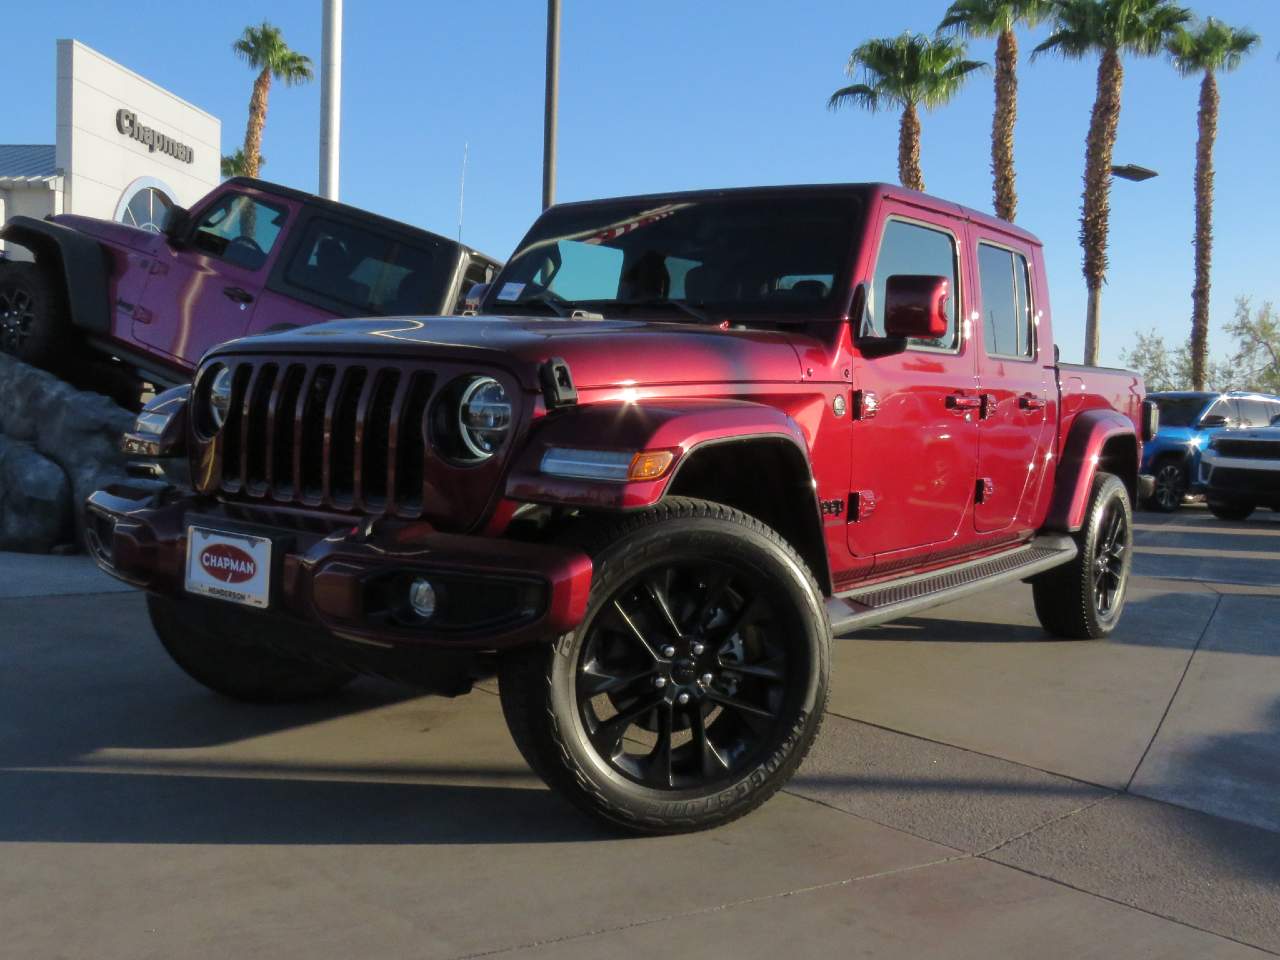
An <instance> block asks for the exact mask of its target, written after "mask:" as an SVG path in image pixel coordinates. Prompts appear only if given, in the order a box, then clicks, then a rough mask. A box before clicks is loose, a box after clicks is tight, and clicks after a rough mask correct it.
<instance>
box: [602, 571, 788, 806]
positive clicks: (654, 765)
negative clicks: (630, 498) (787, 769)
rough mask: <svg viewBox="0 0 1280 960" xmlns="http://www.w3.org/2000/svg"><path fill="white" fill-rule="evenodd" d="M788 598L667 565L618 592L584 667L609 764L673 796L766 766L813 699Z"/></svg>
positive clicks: (731, 575) (732, 575)
mask: <svg viewBox="0 0 1280 960" xmlns="http://www.w3.org/2000/svg"><path fill="white" fill-rule="evenodd" d="M776 592H777V591H776V588H773V587H772V586H771V585H770V584H769V583H767V582H765V581H764V580H763V578H762V576H761V575H760V573H759V572H758V571H744V570H742V569H737V568H735V567H733V566H731V565H730V564H728V563H717V562H713V561H704V562H701V563H696V564H688V563H686V564H669V565H663V566H659V567H656V568H653V569H650V570H647V571H645V572H644V573H642V574H640V575H638V576H636V577H633V578H632V579H631V580H630V581H629V582H628V583H626V584H624V585H623V586H622V587H621V588H620V589H619V590H617V591H616V593H615V594H614V595H613V596H612V597H611V598H610V599H609V600H608V602H607V603H606V605H605V607H604V609H603V611H602V615H601V616H599V617H597V619H596V621H595V622H594V623H593V624H592V626H591V629H590V631H589V632H588V634H587V637H586V641H585V642H584V643H583V645H582V649H581V653H580V655H579V658H578V664H577V696H578V710H579V716H580V719H581V722H582V725H583V728H584V729H585V730H586V733H587V737H588V739H589V740H590V742H591V744H592V746H593V747H594V748H595V750H596V752H597V753H598V754H599V756H600V758H601V759H602V760H603V761H604V762H605V763H607V764H608V765H609V766H610V767H611V768H612V769H613V770H615V771H617V772H618V773H619V774H621V775H622V776H624V777H626V778H628V779H630V780H633V781H635V782H636V783H641V784H645V785H647V786H651V787H656V788H658V789H661V790H681V789H688V788H705V787H709V786H712V785H714V784H715V783H717V782H719V781H724V780H727V779H730V778H732V777H733V775H734V774H735V773H737V772H739V771H741V770H743V769H744V768H746V767H747V766H749V765H751V764H752V763H753V762H754V761H757V760H758V759H759V757H760V755H761V752H762V751H764V750H766V749H767V748H768V747H769V746H770V745H772V744H773V743H774V742H775V741H776V740H777V739H778V734H779V730H778V727H779V723H780V721H781V720H782V718H783V716H784V715H785V713H786V710H785V707H786V705H787V703H788V702H791V703H794V702H795V701H796V700H797V698H798V697H802V696H803V690H797V689H796V686H797V681H798V680H802V674H801V673H800V671H792V670H788V663H789V662H790V661H792V660H794V659H795V658H796V656H797V653H796V652H793V651H792V650H791V649H790V647H791V646H793V643H794V633H793V630H792V629H791V628H790V625H789V624H788V623H787V617H786V616H785V609H786V601H785V598H782V597H778V596H775V595H773V594H775V593H776Z"/></svg>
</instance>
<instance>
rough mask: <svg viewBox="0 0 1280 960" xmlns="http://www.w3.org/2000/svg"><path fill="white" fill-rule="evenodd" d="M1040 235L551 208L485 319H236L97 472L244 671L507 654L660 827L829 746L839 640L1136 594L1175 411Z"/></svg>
mask: <svg viewBox="0 0 1280 960" xmlns="http://www.w3.org/2000/svg"><path fill="white" fill-rule="evenodd" d="M1041 254H1042V251H1041V247H1040V245H1039V243H1038V242H1037V241H1036V239H1035V238H1034V237H1032V236H1031V235H1030V234H1028V233H1026V232H1025V231H1023V230H1020V229H1017V228H1015V227H1013V226H1011V225H1009V224H1007V223H1002V222H999V221H997V220H994V219H992V218H990V217H987V216H983V215H981V214H979V213H975V212H973V211H970V210H966V209H964V208H962V207H959V206H956V205H955V204H952V203H946V202H944V201H941V200H936V199H933V198H931V197H927V196H924V195H921V194H916V193H913V192H909V191H906V190H901V189H898V188H894V187H888V186H883V185H852V186H805V187H778V188H767V189H766V188H758V189H739V190H717V191H706V192H698V193H679V194H670V195H662V196H646V197H636V198H630V199H620V200H603V201H598V202H590V203H570V204H563V205H560V206H557V207H554V208H552V209H550V210H548V211H547V212H546V213H544V214H543V215H542V216H541V217H540V218H539V219H538V221H537V222H536V223H535V224H534V226H533V228H532V229H531V230H530V231H529V233H528V234H527V236H526V237H525V238H524V240H523V241H522V242H521V244H520V246H519V248H518V250H517V252H516V253H515V255H514V257H513V259H512V260H511V262H510V263H508V264H507V265H506V267H504V268H503V270H502V271H501V272H500V274H499V275H498V277H497V278H496V280H495V281H494V283H493V284H492V285H490V286H489V287H488V289H487V290H486V291H484V292H483V293H482V294H481V295H480V296H479V299H478V300H477V301H476V302H477V303H478V315H471V316H462V317H456V318H433V319H418V318H414V317H403V318H400V317H397V318H387V319H385V320H382V321H380V322H376V323H370V322H368V321H361V322H353V321H335V322H331V323H327V324H321V325H318V326H313V327H308V328H304V329H300V330H295V331H291V332H286V333H280V334H274V335H267V336H259V337H253V338H248V339H244V340H241V341H237V342H233V343H229V344H224V345H223V346H221V347H218V348H216V349H214V350H213V351H211V352H210V353H209V354H207V355H206V356H205V357H204V359H203V360H202V361H201V364H200V368H199V370H198V372H197V375H196V378H195V381H194V383H193V386H192V388H191V393H190V398H189V400H186V399H184V397H183V396H182V395H181V394H174V395H170V396H162V397H160V398H157V400H156V401H155V402H154V404H153V405H151V406H150V407H149V408H148V409H147V410H145V411H144V413H143V415H142V417H141V418H140V419H139V424H138V427H137V429H136V431H135V432H134V433H133V434H131V435H130V436H129V437H128V439H127V443H128V445H129V446H130V448H132V449H135V450H138V451H140V452H147V453H149V454H152V455H156V456H158V457H160V458H161V459H163V458H164V457H173V458H182V459H183V460H184V461H185V462H187V463H189V466H190V475H191V484H192V488H191V489H189V490H188V489H183V488H182V487H180V486H166V485H163V484H152V485H150V486H148V485H145V484H139V485H138V486H137V487H136V488H134V487H131V486H123V487H115V488H110V489H106V490H102V491H99V492H98V493H96V494H94V495H93V496H92V497H91V498H90V500H89V502H88V510H89V524H88V525H89V530H90V537H89V539H90V542H91V547H92V549H93V551H94V553H95V554H96V556H97V559H98V562H99V563H100V564H101V565H102V566H103V568H104V569H106V570H107V571H108V572H110V573H112V574H114V575H115V576H117V577H120V578H122V579H124V580H126V581H128V582H130V583H133V584H135V585H137V586H138V587H140V588H142V589H144V590H146V591H147V592H148V594H149V597H148V602H149V604H150V610H151V616H152V620H153V622H154V624H155V628H156V631H157V633H158V634H159V637H160V640H161V642H162V643H163V644H164V645H165V647H166V648H167V649H168V651H169V652H170V653H171V654H172V656H173V658H174V659H175V660H176V661H177V662H178V664H179V665H180V666H182V667H183V668H184V669H185V670H186V671H187V672H188V673H189V674H191V676H193V677H194V678H195V679H197V680H198V681H200V682H201V683H204V684H205V685H207V686H209V687H211V688H212V689H214V690H216V691H219V692H221V693H223V694H227V695H230V696H232V697H238V698H242V699H246V700H259V701H261V700H267V701H273V700H280V699H285V698H295V697H308V696H319V695H322V694H327V693H331V692H332V691H335V690H337V689H338V688H340V687H341V686H342V685H343V684H345V683H346V682H347V681H348V680H350V679H351V677H352V676H353V675H354V674H356V673H360V672H370V673H379V674H384V675H389V676H392V677H396V678H400V679H403V680H408V681H411V682H414V683H417V684H420V685H421V686H422V687H423V688H425V689H427V690H432V691H437V692H441V693H447V694H455V693H460V692H465V691H466V690H468V689H469V688H470V685H471V683H472V681H474V680H475V679H477V678H479V677H484V676H486V675H495V674H496V675H497V677H498V678H499V683H500V687H501V699H502V707H503V711H504V713H505V716H506V719H507V722H508V725H509V727H510V730H511V733H512V735H513V737H514V739H515V742H516V744H517V745H518V746H519V748H520V750H521V752H522V753H523V755H524V756H525V758H526V759H527V760H528V762H529V764H530V766H531V767H532V768H533V769H534V770H535V771H537V773H538V774H540V775H541V776H542V777H543V778H544V779H545V780H546V782H547V783H548V784H550V785H552V786H553V787H555V788H556V789H558V790H560V791H562V792H563V793H564V794H566V795H567V796H568V797H569V798H570V799H571V800H573V801H574V802H575V803H576V804H578V805H579V806H580V807H582V808H584V809H585V810H587V811H589V812H590V813H592V814H594V815H596V816H598V817H600V818H603V819H604V820H606V821H609V822H611V823H613V824H616V825H620V826H621V827H623V828H626V829H629V830H632V831H637V832H655V833H656V832H674V831H681V830H692V829H698V828H702V827H708V826H712V825H715V824H720V823H724V822H726V821H728V820H730V819H732V818H734V817H737V816H739V815H741V814H743V813H745V812H747V811H748V810H751V809H752V808H754V807H755V806H757V805H758V804H760V803H762V802H763V801H764V800H765V799H766V798H768V797H769V796H770V795H771V794H772V793H773V792H774V791H776V790H777V789H778V788H779V787H780V786H781V785H782V784H783V783H784V782H785V781H786V780H787V778H788V777H790V776H791V774H792V773H793V772H794V771H795V769H796V768H797V766H798V765H799V763H800V762H801V760H802V759H803V757H804V755H805V753H806V751H807V750H808V749H809V746H810V744H811V742H812V741H813V738H814V736H815V734H816V732H817V730H818V726H819V723H820V722H821V718H822V714H823V707H824V704H825V702H826V697H827V685H828V673H829V669H830V657H831V652H830V649H831V638H832V636H833V634H834V635H839V634H843V633H846V632H849V631H852V630H856V629H858V628H861V627H864V626H867V625H870V624H877V623H881V622H883V621H886V620H889V619H892V618H894V617H901V616H904V615H908V614H913V613H916V612H917V611H919V610H921V609H923V608H926V607H928V606H931V605H934V604H938V603H942V602H944V601H948V600H951V599H954V598H956V597H959V596H961V595H964V594H966V593H969V592H971V591H976V590H983V589H987V588H989V587H994V586H996V585H997V584H1003V583H1008V582H1010V581H1026V582H1029V583H1030V584H1031V589H1032V591H1033V593H1034V596H1035V606H1036V610H1037V612H1038V614H1039V617H1040V620H1041V622H1042V623H1043V625H1044V627H1045V629H1046V630H1047V631H1048V632H1049V633H1051V634H1053V635H1054V636H1058V637H1064V638H1090V637H1103V636H1105V635H1106V634H1107V633H1108V632H1109V631H1111V630H1112V628H1113V627H1114V626H1115V624H1116V622H1117V620H1118V618H1119V617H1120V612H1121V610H1122V608H1123V606H1124V600H1125V589H1126V583H1127V579H1128V575H1129V569H1130V559H1131V553H1132V549H1131V543H1132V534H1131V530H1132V524H1131V508H1130V504H1131V503H1132V502H1133V499H1134V497H1135V496H1136V494H1137V492H1138V491H1137V486H1138V482H1139V478H1138V462H1139V456H1140V452H1141V439H1140V436H1141V435H1142V433H1143V431H1144V429H1145V430H1146V431H1147V432H1149V431H1150V428H1151V424H1150V422H1144V421H1149V420H1151V419H1152V418H1151V415H1150V414H1149V413H1148V412H1147V408H1146V406H1145V405H1144V402H1143V385H1142V382H1141V380H1140V378H1139V377H1137V376H1135V375H1134V374H1132V373H1127V372H1124V371H1118V370H1116V371H1112V370H1101V369H1094V368H1087V367H1077V366H1067V365H1063V364H1058V363H1057V362H1056V360H1055V349H1054V346H1053V340H1052V336H1051V326H1050V315H1049V300H1048V287H1047V284H1046V281H1045V273H1044V261H1043V258H1042V255H1041Z"/></svg>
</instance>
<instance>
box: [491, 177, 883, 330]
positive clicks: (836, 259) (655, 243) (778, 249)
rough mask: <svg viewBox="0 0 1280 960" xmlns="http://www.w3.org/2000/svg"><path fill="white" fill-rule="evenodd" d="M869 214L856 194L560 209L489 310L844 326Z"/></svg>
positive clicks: (525, 246) (517, 261)
mask: <svg viewBox="0 0 1280 960" xmlns="http://www.w3.org/2000/svg"><path fill="white" fill-rule="evenodd" d="M861 207H862V204H861V202H860V200H859V199H858V197H856V196H854V195H851V194H848V193H843V194H837V193H831V192H824V193H821V194H816V193H815V194H803V193H794V194H790V195H788V194H774V195H771V196H770V195H760V194H751V195H743V196H727V197H726V196H720V197H708V198H693V199H687V200H682V199H679V198H673V199H672V200H671V201H670V202H663V201H660V200H653V199H649V200H630V201H608V202H602V203H592V204H581V205H572V206H566V207H562V208H559V209H553V210H551V211H550V212H548V213H547V214H546V215H544V216H543V217H542V218H541V219H540V220H539V221H538V222H537V223H536V224H535V225H534V227H533V229H532V230H531V231H530V232H529V234H528V236H526V237H525V238H524V241H523V242H522V243H521V245H520V248H519V249H518V250H517V251H516V253H515V255H514V256H513V257H512V258H511V261H510V262H509V263H508V264H507V266H506V267H505V268H503V270H502V273H501V274H500V275H499V276H498V278H497V281H496V282H495V283H494V285H493V288H492V289H491V290H490V292H489V294H488V296H487V298H486V301H485V304H484V306H485V310H486V312H490V313H508V312H523V311H528V312H535V313H544V314H559V315H565V316H567V315H569V314H570V313H572V312H573V311H574V310H585V311H589V312H596V313H601V314H605V315H609V316H613V315H620V316H627V315H629V314H631V313H633V312H636V311H638V310H644V311H646V312H652V311H653V310H654V309H662V310H663V311H664V313H669V314H670V319H674V320H681V321H685V322H689V323H707V322H716V323H718V322H721V321H723V320H724V319H726V318H730V317H732V318H734V319H738V318H740V317H741V315H744V314H746V315H755V316H768V317H770V318H771V319H772V318H778V319H782V318H797V319H812V318H818V317H823V318H826V317H837V316H839V315H841V314H842V313H843V312H844V309H845V307H846V305H847V302H848V288H849V282H848V275H849V265H850V261H851V260H852V253H853V246H854V242H855V239H856V236H857V233H858V226H859V221H860V217H861ZM664 319H667V317H665V316H664Z"/></svg>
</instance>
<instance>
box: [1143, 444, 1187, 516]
mask: <svg viewBox="0 0 1280 960" xmlns="http://www.w3.org/2000/svg"><path fill="white" fill-rule="evenodd" d="M1154 475H1155V481H1156V482H1155V489H1154V490H1153V491H1152V493H1151V496H1150V497H1148V498H1147V500H1146V503H1145V504H1144V506H1146V507H1147V508H1148V509H1150V510H1156V511H1159V512H1160V513H1174V512H1176V511H1177V510H1178V508H1179V507H1181V506H1182V498H1183V497H1184V496H1185V495H1186V492H1187V467H1186V464H1185V463H1184V462H1183V461H1182V458H1181V457H1162V458H1160V459H1159V460H1157V461H1156V465H1155V471H1154Z"/></svg>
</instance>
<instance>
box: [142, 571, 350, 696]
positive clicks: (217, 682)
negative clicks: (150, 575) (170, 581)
mask: <svg viewBox="0 0 1280 960" xmlns="http://www.w3.org/2000/svg"><path fill="white" fill-rule="evenodd" d="M217 602H219V601H202V600H197V599H194V598H184V599H173V598H171V597H159V596H156V595H154V594H148V596H147V610H148V612H149V613H150V614H151V625H152V626H153V627H154V628H155V631H156V635H157V636H158V637H159V638H160V643H161V644H162V645H163V646H164V648H165V650H167V651H168V652H169V656H171V657H172V658H173V660H174V662H175V663H176V664H177V665H178V666H179V667H181V668H182V669H183V670H184V671H185V672H186V673H187V675H188V676H189V677H191V678H192V679H193V680H196V681H197V682H199V683H202V684H204V685H205V686H206V687H208V688H209V689H210V690H213V691H214V692H215V693H220V694H222V695H223V696H225V697H230V698H231V699H233V700H244V701H248V702H250V703H291V702H294V701H298V700H314V699H317V698H319V697H323V696H327V695H328V694H331V693H336V692H337V691H338V690H340V689H342V688H343V687H344V686H346V685H347V684H348V683H349V682H350V681H351V680H352V679H353V678H354V676H355V675H354V674H352V673H349V672H347V671H345V670H340V669H338V668H336V667H329V666H324V665H321V664H316V663H311V662H310V661H306V660H300V659H295V658H293V657H288V656H284V655H282V654H279V653H277V652H275V651H274V650H272V649H271V648H270V647H269V646H268V645H267V644H266V643H265V642H263V641H262V640H260V639H259V637H260V635H261V634H260V631H262V630H263V629H264V627H265V626H266V625H265V624H262V623H260V622H258V621H256V620H255V619H253V618H252V617H251V615H246V616H244V617H227V616H209V613H211V612H212V609H211V608H210V607H209V604H211V603H217ZM219 612H220V613H222V612H224V611H219ZM232 623H234V624H235V625H236V629H235V630H234V632H233V631H232V630H230V629H228V624H232ZM233 633H234V635H232V634H233Z"/></svg>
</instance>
